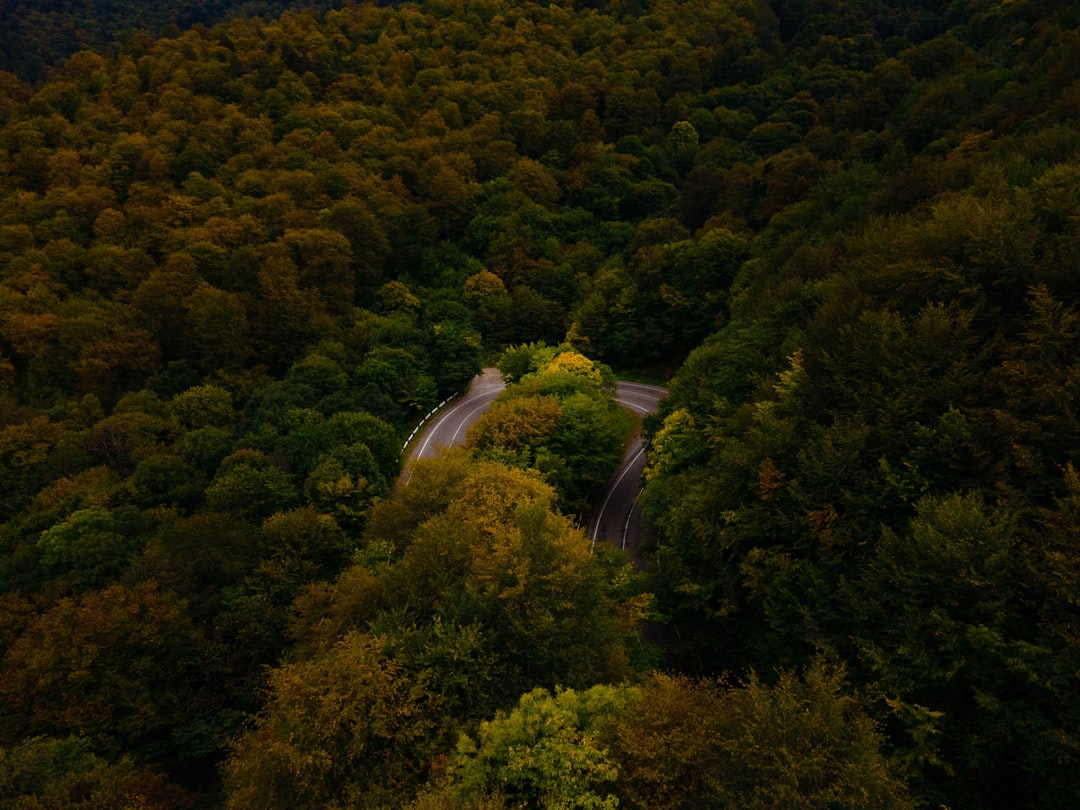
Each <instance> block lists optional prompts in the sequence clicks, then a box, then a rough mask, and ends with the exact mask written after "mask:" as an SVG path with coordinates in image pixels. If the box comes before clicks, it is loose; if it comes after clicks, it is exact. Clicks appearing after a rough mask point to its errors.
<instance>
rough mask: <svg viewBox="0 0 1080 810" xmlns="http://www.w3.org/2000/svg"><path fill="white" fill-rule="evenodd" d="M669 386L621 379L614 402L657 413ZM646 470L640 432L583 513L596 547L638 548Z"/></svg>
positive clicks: (626, 406)
mask: <svg viewBox="0 0 1080 810" xmlns="http://www.w3.org/2000/svg"><path fill="white" fill-rule="evenodd" d="M666 396H667V389H666V388H661V387H660V386H658V385H647V384H645V383H635V382H620V383H618V385H617V386H616V389H615V401H616V402H617V403H618V404H619V405H622V406H623V407H624V408H628V409H630V410H632V411H634V412H635V413H637V414H638V415H639V416H644V415H645V414H648V413H655V412H656V409H657V407H659V405H660V400H662V399H663V398H664V397H666ZM643 469H645V446H644V444H643V442H642V440H641V433H640V431H639V432H638V433H635V434H634V437H633V439H632V440H631V441H630V445H629V446H628V447H627V448H626V453H625V454H624V455H623V462H622V464H621V465H620V466H619V469H618V470H616V472H615V475H614V476H612V478H611V480H610V481H609V482H608V484H607V486H606V487H605V488H604V490H603V494H602V495H600V497H599V498H598V499H597V500H596V501H595V503H594V506H593V508H592V509H591V510H590V511H589V512H588V513H586V515H585V516H584V522H585V527H586V532H587V533H588V536H589V539H590V540H591V541H592V544H593V545H594V546H595V545H596V541H597V540H604V541H607V542H609V543H611V544H613V545H615V546H618V547H619V548H622V549H631V548H635V547H636V546H637V544H638V539H639V538H640V536H641V512H640V510H639V509H638V508H637V501H638V496H639V495H640V494H641V471H642V470H643Z"/></svg>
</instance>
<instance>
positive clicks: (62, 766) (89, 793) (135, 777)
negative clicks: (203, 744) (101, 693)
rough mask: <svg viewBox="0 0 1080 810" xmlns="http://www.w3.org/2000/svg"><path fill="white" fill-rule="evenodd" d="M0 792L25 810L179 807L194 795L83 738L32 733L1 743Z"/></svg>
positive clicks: (190, 801)
mask: <svg viewBox="0 0 1080 810" xmlns="http://www.w3.org/2000/svg"><path fill="white" fill-rule="evenodd" d="M0 794H2V795H3V796H4V797H5V799H6V801H7V802H11V804H10V806H11V807H18V808H26V810H93V809H94V808H99V807H127V808H132V810H170V809H172V808H180V809H181V810H184V809H186V808H189V807H192V806H193V805H194V799H193V797H191V796H189V795H187V794H186V793H185V792H184V791H183V790H181V789H180V788H179V787H177V786H176V785H174V784H171V783H170V782H169V781H168V780H167V779H165V778H164V777H163V776H162V775H161V774H160V773H158V772H156V771H154V770H150V769H147V768H140V767H139V766H137V765H136V764H135V763H134V762H133V761H132V760H131V759H130V758H129V757H123V758H121V759H120V760H119V761H117V762H110V761H109V760H107V759H104V758H102V757H100V756H97V755H96V754H95V753H94V752H93V750H92V746H91V745H90V744H89V742H88V741H87V740H85V739H81V738H79V737H66V738H64V739H54V738H49V737H31V738H28V739H26V740H22V741H20V742H19V743H18V744H17V745H14V746H12V747H10V748H0Z"/></svg>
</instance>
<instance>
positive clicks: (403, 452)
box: [398, 394, 457, 456]
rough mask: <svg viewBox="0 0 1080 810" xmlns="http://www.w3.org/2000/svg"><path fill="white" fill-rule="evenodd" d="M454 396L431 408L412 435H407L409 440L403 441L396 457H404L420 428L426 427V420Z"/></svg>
mask: <svg viewBox="0 0 1080 810" xmlns="http://www.w3.org/2000/svg"><path fill="white" fill-rule="evenodd" d="M456 396H457V394H451V395H450V396H448V397H447V398H446V399H444V400H443V401H442V402H440V403H439V404H438V405H436V406H435V407H434V408H432V409H431V410H430V411H428V412H427V415H426V416H424V418H423V419H421V420H420V422H419V424H417V426H416V427H414V428H413V431H412V433H410V434H409V438H407V439H406V440H405V444H403V445H401V452H400V453H399V454H398V455H401V456H403V455H405V450H406V449H408V447H409V443H410V442H411V441H412V440H413V437H415V436H416V434H417V433H419V432H420V428H422V427H423V426H424V425H426V424H427V420H428V419H430V418H431V417H432V416H434V415H435V414H436V413H437V412H438V411H440V410H441V409H442V408H444V407H446V403H447V402H449V401H450V400H452V399H454V398H455V397H456Z"/></svg>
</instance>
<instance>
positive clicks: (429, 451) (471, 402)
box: [402, 368, 506, 484]
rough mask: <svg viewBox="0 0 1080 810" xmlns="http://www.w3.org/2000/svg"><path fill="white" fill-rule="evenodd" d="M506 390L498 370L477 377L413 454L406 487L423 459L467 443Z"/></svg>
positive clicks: (438, 418)
mask: <svg viewBox="0 0 1080 810" xmlns="http://www.w3.org/2000/svg"><path fill="white" fill-rule="evenodd" d="M504 388H506V383H504V382H503V379H502V374H500V373H499V370H498V369H497V368H485V369H484V370H483V372H481V373H480V374H478V375H476V376H475V377H473V379H472V382H471V383H470V384H469V390H468V391H466V392H465V393H464V394H463V395H462V396H461V398H460V399H457V400H455V401H454V403H453V404H452V405H451V406H450V407H449V408H447V409H446V410H444V411H441V412H440V413H438V414H436V415H435V418H434V419H433V420H432V421H431V424H430V425H428V426H427V427H426V428H425V429H424V430H423V431H421V433H420V435H419V437H418V438H417V439H416V441H415V442H413V444H412V447H411V448H410V450H409V457H408V459H406V461H405V464H404V472H403V474H402V479H403V480H404V482H405V483H406V484H408V483H409V477H410V476H411V475H412V465H413V462H414V461H416V460H417V459H421V458H431V457H432V456H434V455H435V454H437V453H438V452H439V450H441V449H442V448H443V447H450V446H451V445H455V444H464V443H465V431H466V430H468V429H469V425H471V424H472V423H473V422H475V421H476V420H477V419H479V418H480V414H482V413H483V412H484V411H486V410H487V408H488V406H489V405H490V404H491V402H492V400H494V399H495V397H497V396H498V395H499V394H500V393H501V392H502V390H503V389H504Z"/></svg>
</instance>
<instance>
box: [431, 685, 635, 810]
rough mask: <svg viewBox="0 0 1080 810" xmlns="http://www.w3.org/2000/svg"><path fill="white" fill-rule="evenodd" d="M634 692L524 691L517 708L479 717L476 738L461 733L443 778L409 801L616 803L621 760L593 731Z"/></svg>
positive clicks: (553, 809)
mask: <svg viewBox="0 0 1080 810" xmlns="http://www.w3.org/2000/svg"><path fill="white" fill-rule="evenodd" d="M634 692H635V690H634V689H632V688H629V687H617V686H593V687H591V688H589V689H585V690H582V691H580V692H579V691H575V690H573V689H560V690H557V691H556V692H555V694H554V695H553V694H551V693H550V692H548V691H547V690H545V689H534V690H532V691H531V692H528V693H526V694H524V695H522V696H521V699H520V700H519V701H518V703H517V705H516V706H515V707H514V708H513V709H512V710H510V711H508V712H499V713H497V714H496V715H495V717H494V718H493V719H491V720H487V721H484V722H482V723H481V724H480V730H479V732H478V733H477V735H476V738H475V739H474V738H472V737H468V736H463V737H462V738H461V740H460V741H459V743H458V747H457V752H456V755H455V756H454V759H453V760H452V763H451V765H450V766H449V768H448V776H447V778H446V780H445V782H444V784H443V785H441V786H440V787H439V788H438V789H437V790H432V791H430V792H428V793H427V794H426V795H422V796H421V797H420V799H418V800H417V802H416V803H415V804H413V805H411V807H412V808H414V810H436V808H463V810H464V809H465V808H468V809H469V810H474V809H478V808H485V809H487V808H509V807H539V808H548V809H549V810H571V808H594V809H595V810H612V809H613V808H616V807H618V806H619V800H618V798H616V796H615V795H614V793H613V789H614V787H615V785H614V783H616V782H617V781H618V773H619V771H618V765H617V764H616V763H615V762H614V761H613V760H612V758H611V757H610V755H609V754H608V752H607V751H606V750H605V748H604V747H603V741H602V739H601V738H600V735H599V734H598V733H597V730H596V729H597V727H598V726H600V725H601V724H602V723H603V722H604V721H605V720H607V719H608V718H609V717H610V716H612V715H616V714H619V713H621V712H622V711H623V710H624V707H625V705H626V704H627V702H629V701H630V700H631V699H632V697H633V695H634Z"/></svg>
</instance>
